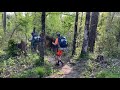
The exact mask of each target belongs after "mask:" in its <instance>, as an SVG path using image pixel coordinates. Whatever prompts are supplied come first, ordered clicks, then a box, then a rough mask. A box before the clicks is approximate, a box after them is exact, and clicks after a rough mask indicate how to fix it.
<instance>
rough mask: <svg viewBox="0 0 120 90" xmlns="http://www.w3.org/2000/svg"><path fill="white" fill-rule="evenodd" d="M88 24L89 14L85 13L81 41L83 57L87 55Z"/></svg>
mask: <svg viewBox="0 0 120 90" xmlns="http://www.w3.org/2000/svg"><path fill="white" fill-rule="evenodd" d="M89 23H90V12H86V21H85V28H84V39H83V45H82V50H81V55H83V54H84V55H86V54H87V49H88V31H89Z"/></svg>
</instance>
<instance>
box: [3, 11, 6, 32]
mask: <svg viewBox="0 0 120 90" xmlns="http://www.w3.org/2000/svg"><path fill="white" fill-rule="evenodd" d="M3 30H4V33H5V32H6V12H3Z"/></svg>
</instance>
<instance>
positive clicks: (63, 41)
mask: <svg viewBox="0 0 120 90" xmlns="http://www.w3.org/2000/svg"><path fill="white" fill-rule="evenodd" d="M58 41H59V46H60V47H61V48H66V47H67V46H68V44H67V39H66V38H65V37H63V36H61V37H59V38H58Z"/></svg>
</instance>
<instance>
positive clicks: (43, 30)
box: [40, 12, 46, 65]
mask: <svg viewBox="0 0 120 90" xmlns="http://www.w3.org/2000/svg"><path fill="white" fill-rule="evenodd" d="M45 16H46V13H45V12H42V15H41V20H42V22H41V25H42V33H41V39H42V41H41V44H40V59H41V64H42V65H43V64H44V49H45V48H44V46H45V45H44V40H45Z"/></svg>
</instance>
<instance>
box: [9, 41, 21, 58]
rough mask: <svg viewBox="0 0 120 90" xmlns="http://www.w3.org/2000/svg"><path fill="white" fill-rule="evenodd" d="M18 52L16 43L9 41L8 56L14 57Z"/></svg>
mask: <svg viewBox="0 0 120 90" xmlns="http://www.w3.org/2000/svg"><path fill="white" fill-rule="evenodd" d="M19 51H20V50H19V49H18V48H17V45H16V42H15V41H14V40H9V42H8V50H7V52H8V55H10V56H15V55H17V53H18V52H19Z"/></svg>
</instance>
